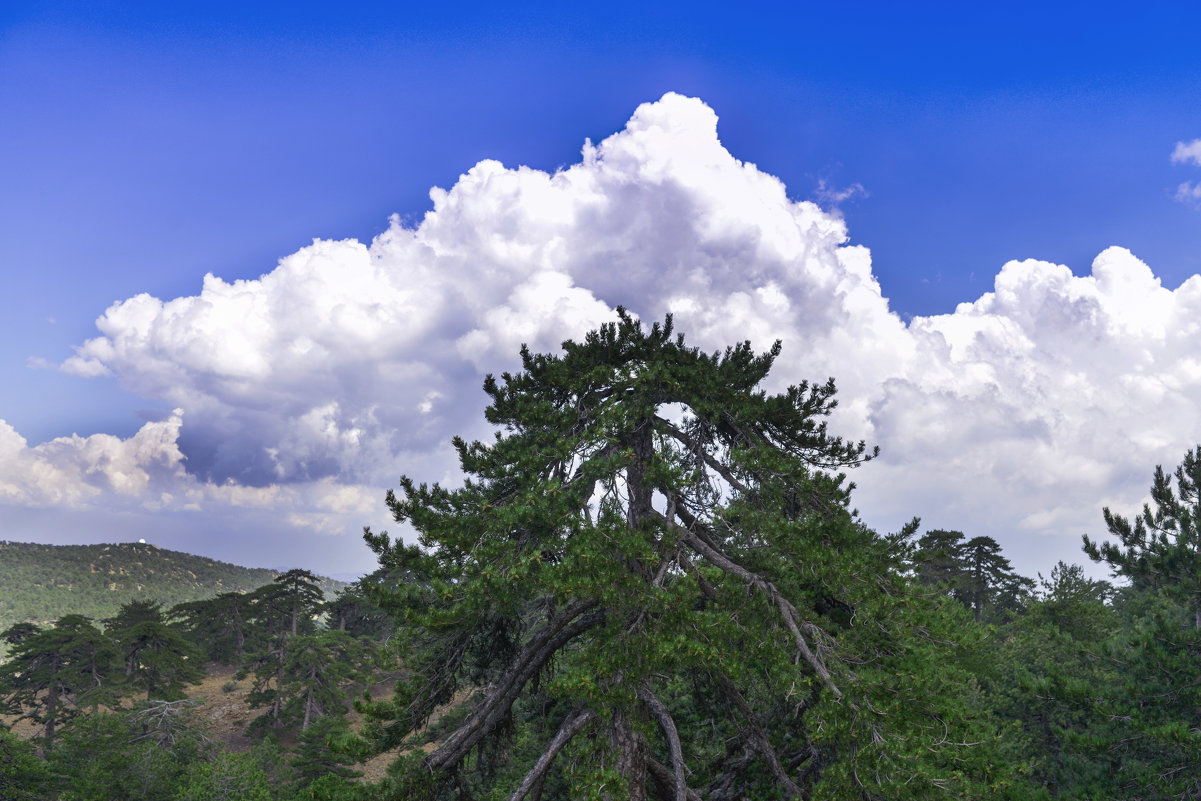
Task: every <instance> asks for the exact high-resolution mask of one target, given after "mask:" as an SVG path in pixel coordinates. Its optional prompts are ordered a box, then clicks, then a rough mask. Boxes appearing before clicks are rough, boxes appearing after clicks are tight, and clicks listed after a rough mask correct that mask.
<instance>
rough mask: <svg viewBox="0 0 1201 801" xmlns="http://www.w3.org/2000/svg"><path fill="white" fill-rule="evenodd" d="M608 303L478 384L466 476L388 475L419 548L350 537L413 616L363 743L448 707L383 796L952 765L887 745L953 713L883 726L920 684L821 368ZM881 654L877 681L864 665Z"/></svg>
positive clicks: (664, 784)
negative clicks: (795, 370) (771, 382)
mask: <svg viewBox="0 0 1201 801" xmlns="http://www.w3.org/2000/svg"><path fill="white" fill-rule="evenodd" d="M620 315H621V319H620V322H618V323H616V324H610V325H607V326H604V327H602V328H601V329H600V330H599V331H596V332H593V333H590V334H588V335H587V337H586V338H585V339H584V341H583V342H582V343H576V342H565V343H564V344H563V353H562V355H534V354H532V353H530V352H529V351H528V350H526V349H524V348H523V350H522V367H523V369H522V371H521V372H519V373H516V374H512V375H510V374H507V373H506V374H505V375H503V376H502V378H501V380H500V381H497V380H495V379H493V378H492V377H491V376H490V377H489V378H488V379H487V381H486V382H485V387H484V388H485V391H486V392H487V393H488V395H489V396H490V398H491V405H490V406H489V407H488V409H487V412H486V415H487V419H488V420H489V421H490V422H491V423H493V424H494V425H496V426H497V427H499V429H500V430H499V432H498V434H497V437H496V440H495V441H494V442H492V443H489V444H484V443H480V442H474V443H467V442H464V441H462V440H458V439H456V441H455V446H456V448H457V449H458V453H459V458H460V462H461V465H462V468H463V471H464V473H465V474H466V475H467V477H468V478H467V480H466V482H465V484H464V485H463V486H462V487H461V488H459V489H453V490H452V489H447V488H444V487H441V486H439V485H433V486H427V485H424V484H417V483H415V482H414V481H412V480H411V479H409V478H402V480H401V488H402V492H401V493H399V494H393V493H389V495H388V504H389V506H390V507H391V509H392V511H393V513H394V516H395V519H396V520H397V521H399V522H408V523H411V524H412V526H413V527H414V528H415V529H416V530H417V531H418V532H419V534H420V542H421V547H416V546H411V547H404V546H402V545H400V544H399V543H396V544H393V543H392V542H391V541H390V540H389V538H388V537H387V536H386V535H382V534H381V535H376V534H372V533H371V532H367V540H368V542H369V543H370V544H371V545H372V546H373V547H374V548H375V549H376V551H377V552H378V553H379V555H380V559H381V562H382V564H383V566H384V567H385V568H386V569H387V570H388V571H390V572H391V574H393V575H404V576H405V577H406V579H405V582H404V583H403V584H402V585H399V586H397V587H395V588H394V589H393V590H392V591H391V592H390V593H388V592H380V593H378V594H380V595H383V596H389V595H390V597H385V598H383V599H382V600H383V602H384V605H385V606H387V607H388V608H390V609H393V610H397V609H402V610H403V609H407V619H406V620H405V621H404V624H405V625H404V626H403V628H402V631H403V632H404V633H405V634H406V635H407V637H408V644H409V648H410V650H409V657H408V658H409V661H408V663H407V667H408V668H409V669H410V672H409V679H408V680H407V681H406V682H402V683H401V684H400V685H399V686H398V692H397V697H396V698H395V699H393V700H392V701H391V702H389V703H385V704H380V705H377V706H376V707H375V708H374V709H369V710H368V712H369V713H370V714H371V715H372V716H373V717H374V718H375V719H376V722H377V725H376V729H375V730H376V733H377V734H378V736H379V738H380V742H381V745H382V746H384V747H394V746H396V745H399V744H400V743H402V742H405V741H406V738H408V737H409V736H410V735H413V734H414V733H420V732H421V731H422V729H423V727H424V726H426V724H427V723H428V722H430V721H431V716H432V715H433V713H434V712H435V710H437V709H439V708H443V713H442V714H441V717H440V719H439V720H438V721H437V723H436V725H434V726H432V727H431V728H429V729H426V735H427V737H428V738H429V739H431V740H435V741H436V743H437V747H436V748H434V749H433V750H432V751H430V752H429V753H428V754H422V753H421V752H410V757H409V762H410V764H409V765H408V767H407V769H406V768H405V767H404V766H403V765H402V766H400V767H399V772H400V773H401V774H402V775H404V777H405V781H404V782H403V783H402V786H401V788H400V789H399V790H398V797H419V796H427V797H439V796H443V797H449V796H452V795H456V794H462V793H464V792H470V793H480V794H481V795H484V794H489V793H491V794H492V795H495V794H496V793H498V792H503V793H504V794H505V795H509V794H510V793H511V796H510V797H511V798H513V799H520V798H523V797H531V798H537V797H539V796H540V795H541V793H542V792H543V791H544V789H545V788H548V787H552V786H553V787H554V788H555V789H554V790H553V791H552V790H546V792H547V793H548V794H553V795H556V796H563V795H565V796H567V797H573V798H584V797H595V798H621V799H642V798H646V797H647V795H648V793H650V794H653V795H654V796H656V797H660V798H674V799H681V800H682V799H686V798H695V797H697V792H698V790H699V791H701V792H703V794H704V795H705V796H706V797H707V798H711V799H719V798H740V797H746V796H748V795H758V794H762V793H767V794H769V795H770V796H775V795H779V794H782V795H784V796H785V797H793V796H802V795H807V794H808V793H810V792H813V790H814V788H815V787H817V786H818V785H819V784H821V785H822V786H823V787H824V788H825V789H824V792H825V793H826V794H827V795H829V794H831V793H833V795H829V797H850V795H849V794H854V795H856V796H858V795H861V794H864V793H865V792H866V791H865V790H864V788H865V787H866V786H867V785H869V784H870V785H875V786H877V787H878V788H879V789H881V790H883V788H884V786H886V785H887V786H889V787H891V788H892V789H893V790H895V791H897V792H894V793H893V794H894V795H906V796H909V797H920V796H921V794H922V793H928V792H931V791H932V790H935V789H937V788H938V787H943V788H945V787H947V786H948V783H949V782H953V781H956V780H954V779H950V778H948V776H949V775H950V774H951V772H952V771H951V770H947V771H946V773H944V774H942V775H941V777H940V776H939V774H938V770H940V768H938V767H936V766H927V767H928V768H929V769H927V767H923V768H922V769H920V770H917V769H914V768H913V766H912V765H910V764H906V762H905V760H897V759H895V757H896V756H897V755H898V754H899V753H900V751H893V752H888V753H886V752H887V748H885V747H883V746H882V745H881V744H882V743H886V742H887V743H891V744H892V745H891V746H890V747H893V746H895V747H897V748H899V749H900V750H904V749H905V748H909V749H911V750H912V752H913V753H917V752H918V751H921V752H922V753H923V754H925V757H927V758H928V757H929V755H930V753H935V754H941V753H942V751H943V750H945V748H946V744H947V743H949V742H952V740H950V739H948V738H947V737H946V736H945V735H946V732H947V728H946V726H947V725H954V723H955V722H954V721H951V715H949V714H948V715H944V718H945V719H940V720H939V721H938V723H934V722H933V721H932V720H931V719H930V718H929V717H926V718H924V719H923V720H922V721H921V723H920V724H916V726H915V728H917V729H920V730H919V731H917V733H916V734H914V736H912V737H910V738H899V737H893V738H892V739H890V737H889V735H890V734H893V733H890V732H887V731H886V729H887V726H888V725H890V724H892V723H896V724H897V725H909V724H908V723H903V722H902V721H901V718H903V717H904V716H906V715H911V716H919V717H920V716H921V714H922V710H923V709H924V707H923V703H921V702H914V701H913V700H912V697H913V694H914V693H915V692H916V693H918V694H920V693H921V692H922V691H923V690H922V689H921V688H922V686H923V684H922V683H921V682H917V681H911V680H904V677H903V676H902V677H901V678H902V681H893V680H892V678H891V677H894V676H897V675H898V673H901V672H903V671H912V670H914V669H915V664H914V663H915V661H918V662H920V660H915V658H914V657H915V654H916V653H917V651H914V650H912V649H909V648H908V647H907V646H903V645H899V644H898V642H899V640H893V639H891V638H892V635H893V634H895V633H896V632H894V631H893V630H892V628H891V627H892V626H893V625H894V623H893V618H894V617H895V619H896V620H903V619H904V618H905V617H906V616H907V615H908V612H907V611H906V607H905V606H904V604H903V603H902V602H900V601H899V600H898V598H899V596H900V595H903V591H902V590H900V589H899V584H900V582H895V581H894V579H895V575H894V574H892V573H891V572H890V571H891V567H890V562H889V561H888V560H889V559H890V556H889V543H887V542H886V541H884V540H882V539H881V538H878V537H876V536H875V535H873V534H872V533H871V532H870V531H867V530H866V529H865V528H864V527H863V526H862V525H860V524H859V523H858V522H857V521H856V519H855V516H854V513H853V512H852V511H850V510H849V508H848V500H849V491H850V488H849V486H847V485H846V484H845V482H844V479H843V477H842V476H841V475H840V474H834V473H832V472H831V471H836V470H839V469H841V468H845V467H850V466H855V465H858V464H860V463H861V462H863V461H866V460H867V459H868V458H870V456H871V452H869V451H868V450H867V449H866V447H865V446H864V444H863V443H858V444H855V443H848V442H845V441H843V440H842V439H840V438H838V437H835V436H832V435H830V434H829V433H828V432H827V429H826V423H825V418H826V416H827V415H828V413H829V412H830V410H831V409H832V408H833V407H834V385H833V383H832V382H829V383H826V384H822V385H816V386H810V385H807V384H802V385H800V386H795V387H790V388H788V389H787V390H785V391H784V392H783V393H780V394H775V395H771V394H767V393H766V392H765V391H764V390H763V389H761V387H760V385H761V383H762V382H763V380H764V379H765V377H766V376H767V374H768V371H769V369H770V368H771V366H772V362H773V361H774V360H775V358H776V357H777V355H778V354H779V351H780V346H779V344H778V343H777V344H776V346H775V347H773V348H772V350H771V351H770V352H769V353H767V354H764V355H756V354H755V353H754V352H753V351H752V349H751V347H750V345H749V343H744V344H741V345H738V346H736V347H733V348H730V349H728V350H726V351H725V352H724V353H718V354H712V355H710V354H706V353H702V352H700V351H699V350H697V349H695V348H690V347H687V346H686V345H685V344H684V340H683V337H682V336H680V337H676V336H674V335H673V332H672V323H671V318H670V317H669V318H668V319H667V322H666V323H665V324H664V325H658V324H656V325H654V326H653V327H651V328H650V330H649V332H647V331H644V329H643V328H642V327H641V326H640V324H639V322H638V321H637V320H635V319H633V318H632V317H631V316H629V315H628V314H625V313H624V312H621V313H620ZM890 590H891V593H890ZM869 599H870V600H869ZM873 605H874V606H873ZM886 609H887V610H890V611H889V612H888V613H887V614H885V613H884V610H886ZM872 610H874V611H875V612H878V613H879V618H878V619H877V620H873V621H872V628H871V629H870V630H866V629H865V628H864V627H863V626H856V625H855V621H856V615H857V613H863V614H865V615H872ZM873 616H874V615H873ZM860 622H862V621H860ZM902 625H903V624H902ZM881 632H886V633H885V634H881ZM922 647H925V646H922ZM918 650H920V648H919V649H918ZM890 659H891V660H895V662H896V664H895V665H894V666H893V667H891V668H889V670H888V672H887V674H888V676H889V677H890V679H889V682H890V685H891V686H890V687H889V688H888V690H887V694H886V696H879V697H876V698H873V697H872V696H871V694H870V693H868V692H867V691H866V688H867V687H877V688H878V687H879V686H881V685H880V684H868V683H865V682H861V681H858V676H859V675H861V674H863V673H864V672H870V671H872V670H874V669H875V668H876V666H878V665H879V664H881V663H882V662H884V661H887V660H890ZM852 663H854V664H852ZM918 669H921V668H920V666H919V667H918ZM910 678H912V677H910ZM915 688H916V689H915ZM447 704H450V708H451V709H452V711H446V707H445V705H447ZM873 704H875V706H873ZM898 716H899V717H898ZM948 721H950V724H948ZM925 732H928V733H929V734H930V735H933V734H935V733H937V735H938V738H941V739H936V738H934V737H933V736H931V737H929V739H925V740H923V739H922V738H923V737H926V733H925ZM410 742H411V740H410ZM473 755H474V758H473V759H472V758H471V757H472V756H473ZM958 762H959V764H956V765H954V766H953V771H954V772H955V773H956V775H963V774H965V773H967V772H969V771H970V767H969V766H968V763H967V762H966V761H964V760H958ZM944 764H945V763H944ZM840 792H841V793H844V795H843V796H838V793H840ZM915 794H916V795H915ZM865 797H866V796H865Z"/></svg>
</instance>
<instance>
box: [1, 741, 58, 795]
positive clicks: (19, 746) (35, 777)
mask: <svg viewBox="0 0 1201 801" xmlns="http://www.w3.org/2000/svg"><path fill="white" fill-rule="evenodd" d="M49 787H50V772H49V770H48V769H47V768H46V763H45V762H43V761H42V760H41V759H38V758H37V755H35V754H34V751H33V745H32V744H31V743H28V742H25V741H23V740H20V739H18V738H17V737H16V735H13V734H10V733H9V732H6V731H4V730H2V729H0V799H3V800H4V801H35V800H36V799H39V798H42V797H43V793H44V792H46V791H47V790H48V789H49Z"/></svg>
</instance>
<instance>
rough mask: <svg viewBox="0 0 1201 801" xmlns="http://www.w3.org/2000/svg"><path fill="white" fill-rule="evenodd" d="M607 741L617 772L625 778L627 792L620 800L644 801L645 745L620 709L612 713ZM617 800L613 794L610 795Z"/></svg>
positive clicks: (614, 800)
mask: <svg viewBox="0 0 1201 801" xmlns="http://www.w3.org/2000/svg"><path fill="white" fill-rule="evenodd" d="M609 741H610V743H612V746H613V753H614V755H615V756H616V757H617V765H616V767H617V772H618V773H619V774H620V775H621V776H622V778H624V779H625V782H626V787H627V790H628V794H627V795H625V796H622V797H621V801H625V799H627V798H628V799H629V801H646V771H647V765H646V757H647V754H646V745H645V744H644V743H643V742H642V738H641V737H639V736H638V732H636V731H635V730H634V729H633V728H632V727H631V726H630V724H629V723H628V722H627V721H626V718H625V713H624V712H621V711H620V710H619V711H617V712H616V713H615V714H614V715H613V725H612V726H611V727H610V729H609ZM610 797H611V798H613V801H618V798H617V797H615V796H610Z"/></svg>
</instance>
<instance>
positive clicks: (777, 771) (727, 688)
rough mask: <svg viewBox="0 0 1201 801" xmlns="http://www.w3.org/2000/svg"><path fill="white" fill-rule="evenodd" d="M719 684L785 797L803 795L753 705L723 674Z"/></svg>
mask: <svg viewBox="0 0 1201 801" xmlns="http://www.w3.org/2000/svg"><path fill="white" fill-rule="evenodd" d="M715 678H716V679H717V685H718V686H719V687H720V688H721V692H722V695H724V696H725V697H726V699H727V700H728V701H729V702H730V703H731V704H733V705H734V707H735V708H736V709H737V710H738V712H739V714H741V715H742V717H743V719H744V720H746V729H745V730H744V732H743V733H744V734H745V735H747V738H748V740H749V741H750V744H751V747H752V748H754V749H755V750H756V751H758V752H759V754H760V755H761V756H762V757H763V758H764V759H765V760H767V766H768V768H770V769H771V772H772V775H773V776H775V777H776V781H778V782H779V783H780V784H781V785H782V786H783V787H784V797H785V798H792V797H793V796H799V795H803V793H802V791H801V788H800V787H798V786H797V784H796V782H794V781H793V780H792V779H791V778H789V776H788V773H787V772H786V771H785V770H784V767H783V766H782V765H781V764H780V758H779V757H778V756H776V749H775V748H773V747H772V744H771V740H770V739H769V738H768V736H767V732H766V731H765V730H764V728H763V724H762V723H760V722H759V716H758V715H756V714H755V710H754V709H751V705H750V704H748V703H747V701H746V699H745V698H743V697H742V693H740V692H738V689H737V688H736V687H735V686H734V685H733V684H731V683H730V680H729V679H728V678H726V677H725V676H723V675H720V674H719V675H717V676H715Z"/></svg>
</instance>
